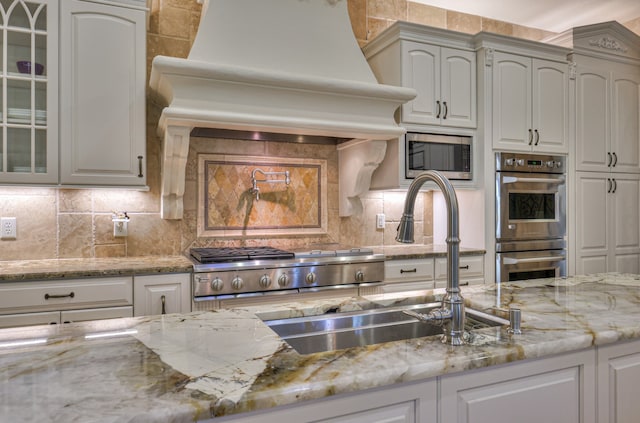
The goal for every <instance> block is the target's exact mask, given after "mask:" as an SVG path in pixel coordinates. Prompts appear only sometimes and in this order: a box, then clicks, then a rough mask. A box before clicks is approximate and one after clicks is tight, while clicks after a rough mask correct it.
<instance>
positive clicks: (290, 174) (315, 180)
mask: <svg viewBox="0 0 640 423" xmlns="http://www.w3.org/2000/svg"><path fill="white" fill-rule="evenodd" d="M198 185H199V193H200V195H199V199H198V236H199V237H207V236H212V237H213V236H215V237H238V236H254V235H255V236H264V235H297V234H301V235H309V234H324V233H326V232H327V193H326V186H327V163H326V160H314V159H296V158H282V157H263V156H259V157H258V156H239V155H228V154H227V155H221V154H201V155H199V156H198Z"/></svg>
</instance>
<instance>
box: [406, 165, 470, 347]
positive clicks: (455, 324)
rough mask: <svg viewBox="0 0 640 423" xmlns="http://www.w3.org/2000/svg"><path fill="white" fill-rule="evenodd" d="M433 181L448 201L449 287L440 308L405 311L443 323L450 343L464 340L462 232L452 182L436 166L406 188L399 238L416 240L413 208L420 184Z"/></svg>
mask: <svg viewBox="0 0 640 423" xmlns="http://www.w3.org/2000/svg"><path fill="white" fill-rule="evenodd" d="M427 181H433V182H435V183H436V185H438V187H439V188H440V190H441V191H442V193H443V194H444V199H445V202H446V205H447V214H448V218H447V289H446V293H445V296H444V297H443V298H442V305H441V306H440V308H439V309H436V310H433V311H431V312H430V313H429V314H422V313H416V312H414V311H410V310H405V311H403V313H405V314H408V315H410V316H412V317H415V318H417V319H418V320H420V321H423V322H428V323H431V324H435V325H439V326H442V327H443V332H444V334H443V337H442V342H443V343H446V344H450V345H462V344H464V339H463V336H464V318H465V315H464V299H463V298H462V295H460V284H459V276H458V269H459V264H460V245H459V244H460V238H459V237H458V235H459V227H460V222H459V213H458V198H457V197H456V192H455V190H454V189H453V186H452V185H451V182H449V180H448V179H447V178H446V177H445V176H444V175H442V173H440V172H438V171H435V170H427V171H426V172H422V173H420V174H419V175H418V176H416V178H415V179H414V180H413V182H412V183H411V185H410V186H409V190H408V191H407V197H406V199H405V202H404V212H403V214H402V219H401V220H400V225H398V235H397V236H396V241H398V242H404V243H413V208H414V206H415V202H416V197H417V195H418V191H419V190H420V187H422V185H423V184H424V183H425V182H427Z"/></svg>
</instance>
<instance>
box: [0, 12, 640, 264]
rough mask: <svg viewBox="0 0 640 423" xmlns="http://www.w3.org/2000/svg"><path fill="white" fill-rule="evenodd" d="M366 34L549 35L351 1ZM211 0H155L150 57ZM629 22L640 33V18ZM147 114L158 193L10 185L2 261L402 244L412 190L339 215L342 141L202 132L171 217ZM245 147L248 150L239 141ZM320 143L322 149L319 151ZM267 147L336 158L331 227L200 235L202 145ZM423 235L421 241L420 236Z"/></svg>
mask: <svg viewBox="0 0 640 423" xmlns="http://www.w3.org/2000/svg"><path fill="white" fill-rule="evenodd" d="M348 6H349V12H350V16H351V20H352V26H353V29H354V33H355V35H356V38H357V39H358V41H359V42H360V44H361V45H363V44H365V43H366V42H367V41H368V40H371V39H372V38H373V37H375V35H376V34H378V33H379V32H380V31H381V30H383V29H384V28H386V27H388V26H389V25H391V24H392V23H393V22H394V21H396V20H399V19H401V20H408V21H413V22H418V23H424V24H428V25H432V26H436V27H441V28H447V29H452V30H456V31H462V32H468V33H475V32H478V31H480V30H487V31H492V32H498V33H502V34H507V35H513V36H516V37H521V38H528V39H533V40H539V39H542V38H544V37H545V36H546V35H548V34H547V33H545V32H544V31H540V30H536V29H532V28H525V27H520V26H518V25H513V24H509V23H506V22H499V21H495V20H492V19H486V18H483V17H480V16H473V15H466V14H462V13H457V12H452V11H448V10H444V9H439V8H435V7H430V6H424V5H421V4H418V3H414V2H411V1H407V0H348ZM200 13H201V6H200V5H199V4H198V3H197V1H196V0H151V2H150V19H149V29H148V35H147V64H148V69H150V68H151V61H152V60H153V58H154V57H155V56H156V55H166V56H175V57H186V56H187V55H188V53H189V49H190V47H191V44H192V42H193V39H194V37H195V34H196V32H197V27H198V22H199V18H200ZM627 26H628V27H629V28H630V29H631V30H633V31H635V32H638V33H640V20H635V21H632V22H629V23H628V24H627ZM147 109H148V112H147V138H148V140H147V145H148V146H147V149H148V151H147V156H148V159H147V166H148V169H149V176H148V184H149V188H150V189H149V191H148V192H141V191H128V190H102V189H87V190H69V189H61V190H57V189H46V188H33V187H19V188H1V187H0V216H15V217H17V221H18V239H17V240H15V241H0V260H14V259H45V258H75V257H123V256H141V255H166V254H179V253H181V252H182V251H185V250H186V249H188V248H189V247H191V246H199V245H211V244H216V245H219V244H223V243H233V244H238V243H244V244H253V245H258V244H261V243H265V242H269V243H270V244H272V245H280V246H283V247H286V246H294V245H301V244H302V245H309V244H313V243H327V242H337V243H348V244H354V245H381V244H392V243H394V241H393V238H394V236H395V227H396V226H397V221H398V220H399V218H400V216H401V215H402V201H403V199H404V194H402V193H397V192H372V193H369V194H368V195H367V196H365V198H363V205H364V213H363V215H362V216H355V217H350V218H339V217H338V212H337V209H338V200H337V153H336V152H335V148H328V147H318V148H315V147H317V146H314V147H310V146H298V145H292V144H283V143H260V144H259V145H252V144H251V143H242V144H241V146H239V145H238V143H216V142H211V140H197V141H196V142H194V143H192V144H193V146H192V149H191V151H190V155H189V163H188V165H187V181H186V182H187V190H186V193H185V210H186V211H185V219H183V220H181V221H171V220H163V219H161V218H160V215H159V208H160V199H159V176H160V170H159V169H160V140H159V138H158V137H157V135H156V125H157V122H158V117H159V115H160V112H161V108H160V107H159V106H158V105H156V104H153V103H151V101H149V104H148V108H147ZM238 148H239V149H240V150H241V151H238V150H237V149H238ZM310 148H313V151H312V152H311V151H309V149H310ZM234 149H236V150H235V153H236V154H252V155H253V154H258V155H259V154H263V155H274V156H279V157H313V158H318V159H323V160H327V164H328V166H327V167H328V192H329V196H328V197H329V198H328V213H329V216H328V235H326V236H322V237H311V238H286V237H285V238H275V239H271V238H270V239H259V238H251V239H245V240H242V241H240V240H234V241H221V240H217V239H211V238H201V239H198V237H197V235H196V227H197V226H196V217H197V181H196V179H197V164H196V162H197V153H198V152H204V153H225V154H229V153H231V154H233V152H234ZM431 202H432V197H431V194H426V195H424V198H420V201H419V204H417V207H416V210H423V213H422V214H421V215H416V220H417V228H416V233H423V234H424V243H427V244H428V243H430V242H431V240H432V233H433V231H432V222H433V213H432V207H431ZM113 211H127V212H128V214H129V216H131V223H130V224H129V236H128V237H126V238H114V237H113V224H112V222H111V213H112V212H113ZM377 213H385V215H386V217H387V226H386V228H385V229H384V230H377V229H376V228H375V218H374V217H375V215H376V214H377ZM418 242H419V241H418Z"/></svg>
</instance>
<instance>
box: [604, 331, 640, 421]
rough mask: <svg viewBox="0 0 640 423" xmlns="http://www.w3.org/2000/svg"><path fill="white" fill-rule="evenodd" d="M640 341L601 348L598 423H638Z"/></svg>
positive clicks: (639, 408) (639, 410) (639, 409)
mask: <svg viewBox="0 0 640 423" xmlns="http://www.w3.org/2000/svg"><path fill="white" fill-rule="evenodd" d="M639 382H640V341H631V342H627V343H620V344H614V345H606V346H603V347H600V348H598V423H635V422H637V421H638V416H640V402H638V396H637V390H638V383H639Z"/></svg>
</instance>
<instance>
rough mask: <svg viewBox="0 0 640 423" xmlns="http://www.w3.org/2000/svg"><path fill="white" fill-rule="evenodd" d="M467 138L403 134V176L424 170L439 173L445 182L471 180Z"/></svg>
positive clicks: (470, 161) (414, 175)
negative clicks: (449, 180) (445, 178)
mask: <svg viewBox="0 0 640 423" xmlns="http://www.w3.org/2000/svg"><path fill="white" fill-rule="evenodd" d="M471 140H472V138H471V137H469V136H460V135H443V134H425V133H417V132H407V134H406V135H405V152H406V157H405V163H406V167H405V169H406V175H405V176H406V177H407V178H409V179H411V178H415V177H416V176H418V175H419V174H420V173H421V172H424V171H425V170H439V171H440V172H442V174H443V175H444V176H446V177H447V178H449V179H461V180H471V179H472V178H473V171H472V163H473V161H472V156H471Z"/></svg>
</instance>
